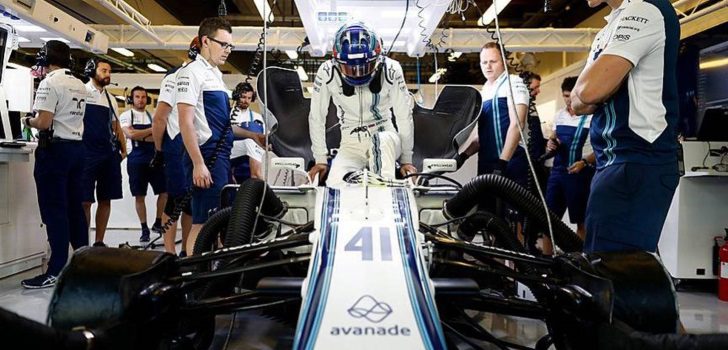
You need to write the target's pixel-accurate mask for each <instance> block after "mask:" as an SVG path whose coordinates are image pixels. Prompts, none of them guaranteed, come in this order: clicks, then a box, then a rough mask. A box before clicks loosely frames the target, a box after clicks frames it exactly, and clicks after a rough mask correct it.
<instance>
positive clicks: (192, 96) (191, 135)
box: [176, 66, 212, 188]
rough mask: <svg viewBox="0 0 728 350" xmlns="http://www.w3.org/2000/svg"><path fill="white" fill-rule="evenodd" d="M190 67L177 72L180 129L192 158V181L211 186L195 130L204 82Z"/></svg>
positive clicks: (202, 185)
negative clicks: (197, 109)
mask: <svg viewBox="0 0 728 350" xmlns="http://www.w3.org/2000/svg"><path fill="white" fill-rule="evenodd" d="M190 68H191V67H190V66H187V67H185V68H182V69H180V70H179V73H177V95H176V100H177V116H178V118H179V130H180V134H181V135H182V142H183V143H184V146H185V150H186V151H187V155H188V156H189V157H190V159H191V160H192V166H193V168H192V183H193V184H194V185H195V186H197V187H200V188H209V187H210V185H212V175H211V174H210V171H209V170H208V169H207V165H205V159H204V158H203V157H202V152H201V151H200V146H199V144H198V139H197V132H196V130H195V107H196V106H197V102H198V101H199V99H200V95H202V91H201V87H202V82H201V81H199V79H198V77H197V76H196V75H195V74H194V72H192V70H191V69H190Z"/></svg>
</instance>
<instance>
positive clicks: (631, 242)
mask: <svg viewBox="0 0 728 350" xmlns="http://www.w3.org/2000/svg"><path fill="white" fill-rule="evenodd" d="M587 2H588V4H589V6H591V7H596V6H598V5H601V4H602V3H607V4H608V5H609V6H610V7H611V8H612V12H611V14H610V15H609V16H608V17H607V25H606V26H605V27H604V28H603V29H602V30H601V31H600V32H599V34H597V37H596V38H595V39H594V43H593V44H592V48H591V53H590V55H589V58H588V61H587V66H586V68H585V69H584V71H583V72H582V73H581V75H579V79H578V81H577V83H576V87H575V88H574V90H573V91H572V93H571V106H572V108H573V109H574V111H575V112H576V113H577V114H591V113H593V114H594V115H593V117H592V125H591V129H590V136H591V143H592V146H593V148H594V153H595V154H596V157H597V172H596V174H595V175H594V179H593V181H592V187H591V194H590V197H589V202H588V204H587V214H586V242H585V246H584V250H585V251H586V252H593V251H620V250H645V251H650V252H654V251H655V250H656V249H657V242H658V241H659V239H660V233H661V232H662V225H663V224H664V222H665V217H666V216H667V211H668V209H669V207H670V202H671V201H672V196H673V194H674V193H675V188H676V187H677V182H678V178H679V177H678V168H677V137H676V135H675V125H676V123H677V117H678V111H679V109H678V108H679V107H678V96H677V73H676V66H677V54H678V46H679V43H680V24H679V22H678V20H677V15H676V14H675V9H674V8H673V7H672V5H671V4H670V2H669V1H667V0H587Z"/></svg>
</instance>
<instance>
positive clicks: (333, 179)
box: [308, 57, 414, 186]
mask: <svg viewBox="0 0 728 350" xmlns="http://www.w3.org/2000/svg"><path fill="white" fill-rule="evenodd" d="M335 66H336V64H335V62H334V60H329V61H326V62H324V63H323V64H322V65H321V67H319V70H318V72H317V73H316V79H315V80H314V83H313V84H314V86H313V94H312V97H311V113H310V114H309V117H308V118H309V128H310V134H311V144H312V145H311V149H312V151H313V156H314V159H315V160H316V163H317V164H327V158H326V155H327V153H328V152H327V148H326V126H325V123H326V115H327V114H328V110H329V99H330V98H331V99H333V102H334V105H336V112H337V115H338V116H339V122H340V123H341V146H340V147H339V150H338V153H337V154H336V157H335V158H334V160H333V162H332V164H331V169H330V172H329V176H328V180H327V185H328V186H335V185H337V184H341V183H342V182H343V178H344V176H346V174H348V173H350V172H353V171H357V170H361V169H364V168H368V169H369V170H370V171H372V172H374V173H377V174H379V175H381V176H383V177H385V178H392V179H393V178H394V177H395V162H396V161H397V160H399V162H400V164H408V163H412V148H413V146H414V132H413V130H414V126H413V121H412V107H413V106H412V97H411V96H410V93H409V91H408V90H407V85H406V84H405V82H404V75H403V73H402V67H401V66H400V64H399V62H397V61H395V60H392V59H389V58H387V57H385V58H384V61H383V64H382V67H381V68H380V69H381V74H375V76H374V79H373V80H372V82H370V83H369V85H368V86H367V85H364V86H359V87H353V94H352V95H351V96H346V95H345V93H344V90H345V88H349V89H351V87H350V86H347V87H345V86H343V85H342V75H341V74H340V73H339V71H338V68H336V67H335ZM376 79H380V81H381V90H380V91H378V92H377V91H376V88H372V87H373V86H377V84H378V83H377V82H375V80H376ZM372 89H374V90H375V92H372V91H371V90H372ZM392 112H394V113H392ZM394 118H396V121H394ZM394 123H396V125H397V127H396V128H395V126H394Z"/></svg>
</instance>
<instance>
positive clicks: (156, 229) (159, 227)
mask: <svg viewBox="0 0 728 350" xmlns="http://www.w3.org/2000/svg"><path fill="white" fill-rule="evenodd" d="M152 231H154V232H157V233H159V234H160V235H161V234H163V233H164V227H162V225H161V224H160V225H157V224H154V226H152Z"/></svg>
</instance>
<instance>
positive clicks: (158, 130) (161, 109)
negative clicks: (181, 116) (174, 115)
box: [152, 102, 172, 151]
mask: <svg viewBox="0 0 728 350" xmlns="http://www.w3.org/2000/svg"><path fill="white" fill-rule="evenodd" d="M171 112H172V106H170V105H169V104H167V103H166V102H159V103H158V104H157V110H155V111H154V117H153V118H152V139H153V140H154V149H155V150H156V151H161V150H162V140H164V133H165V131H166V130H167V119H168V118H169V113H171Z"/></svg>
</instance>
